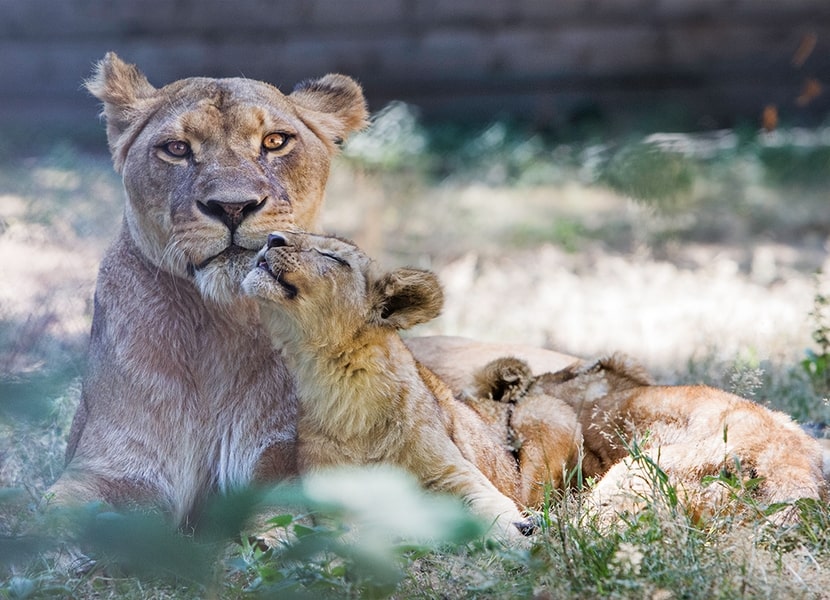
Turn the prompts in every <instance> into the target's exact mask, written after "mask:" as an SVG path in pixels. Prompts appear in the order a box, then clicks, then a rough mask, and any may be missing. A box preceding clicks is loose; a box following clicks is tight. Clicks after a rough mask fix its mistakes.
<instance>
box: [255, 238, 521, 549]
mask: <svg viewBox="0 0 830 600" xmlns="http://www.w3.org/2000/svg"><path fill="white" fill-rule="evenodd" d="M243 289H244V290H245V292H246V293H247V294H249V295H250V296H253V297H255V298H257V300H258V301H259V304H260V309H261V316H262V323H263V325H264V327H265V328H266V331H267V332H268V333H269V334H270V337H271V340H272V342H273V343H274V345H275V346H276V347H278V348H279V349H280V350H281V351H282V354H283V356H284V357H285V360H286V361H287V363H288V365H289V368H290V371H291V372H292V373H293V374H294V377H295V380H296V385H297V395H298V397H299V399H300V416H299V423H298V439H299V450H298V463H299V468H300V471H301V472H304V471H308V470H310V469H318V468H321V467H327V466H335V465H346V464H372V463H387V464H393V465H396V466H399V467H401V468H403V469H405V470H407V471H409V472H411V473H412V474H414V475H415V476H416V477H417V478H418V480H419V481H420V482H421V484H422V485H423V486H424V487H426V488H428V489H431V490H435V491H442V492H449V493H452V494H456V495H458V496H460V497H462V498H463V499H464V500H465V501H466V502H467V503H468V504H469V506H470V508H471V509H472V511H473V512H474V513H476V514H479V515H481V516H482V517H485V518H486V519H488V520H490V521H491V522H494V523H495V525H496V527H497V530H498V531H499V532H500V533H502V534H505V535H507V536H509V537H514V536H515V537H517V536H520V535H521V534H520V529H521V530H522V531H524V530H525V529H526V528H527V527H528V526H529V524H528V522H527V521H526V519H525V517H524V516H523V515H522V514H521V513H520V512H519V510H518V508H517V506H516V503H515V502H514V500H512V499H511V498H510V497H508V495H510V496H514V494H513V493H512V492H514V490H515V486H516V478H517V473H516V467H515V462H514V461H513V458H512V456H511V455H510V453H509V451H508V450H507V449H506V448H504V444H502V443H500V440H497V439H494V438H493V436H492V433H491V432H490V430H489V429H488V427H487V426H486V425H485V424H484V423H483V422H482V421H481V420H480V419H479V418H478V416H477V415H476V414H475V412H474V411H473V410H472V409H470V408H469V407H467V406H466V405H465V404H463V403H462V402H461V401H459V400H456V399H455V398H454V397H453V395H452V392H451V391H450V390H449V388H447V387H446V386H445V385H444V384H443V383H441V382H440V380H438V378H437V377H435V376H434V375H433V374H432V373H431V372H430V371H428V370H427V369H426V368H424V367H423V366H422V365H420V364H419V363H418V362H417V361H416V360H415V359H414V358H413V356H412V354H411V353H410V352H409V350H408V349H407V348H406V346H405V345H404V344H403V341H402V340H401V338H400V336H399V334H398V330H399V329H407V328H409V327H412V326H413V325H416V324H418V323H422V322H425V321H428V320H430V319H432V318H434V317H436V316H437V315H438V313H439V312H440V310H441V307H442V304H443V293H442V291H441V286H440V284H439V282H438V280H437V279H436V277H435V275H433V274H432V273H430V272H428V271H420V270H416V269H397V270H395V271H392V272H391V273H381V272H379V271H377V270H376V267H375V266H374V264H373V263H372V261H371V260H370V259H369V258H368V257H367V256H366V255H365V254H363V253H362V252H361V251H360V250H359V249H358V248H357V247H355V246H354V245H352V244H351V243H349V242H346V241H344V240H342V239H339V238H336V237H329V236H322V235H313V234H308V233H296V232H295V233H274V234H271V235H270V236H269V238H268V242H267V244H266V246H265V247H264V248H263V249H262V251H261V252H260V253H259V255H258V257H257V259H256V266H255V268H254V269H253V270H252V271H251V272H250V273H249V274H248V275H247V276H246V278H245V280H244V282H243ZM494 483H495V484H496V485H494ZM497 486H498V487H497ZM500 490H501V491H500Z"/></svg>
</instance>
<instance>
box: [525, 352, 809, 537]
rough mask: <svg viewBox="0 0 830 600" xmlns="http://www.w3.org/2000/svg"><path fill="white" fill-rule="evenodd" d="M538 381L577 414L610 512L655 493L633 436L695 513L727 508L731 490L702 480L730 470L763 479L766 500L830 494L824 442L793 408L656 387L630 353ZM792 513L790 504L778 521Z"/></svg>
mask: <svg viewBox="0 0 830 600" xmlns="http://www.w3.org/2000/svg"><path fill="white" fill-rule="evenodd" d="M536 386H538V387H539V388H540V389H541V390H543V391H544V392H545V393H546V394H549V395H551V396H555V397H557V398H561V399H562V400H564V401H566V402H567V403H568V404H570V405H571V406H572V407H573V409H574V410H575V411H576V413H577V415H578V418H579V421H580V423H581V425H582V431H583V435H584V452H585V457H584V460H583V469H584V473H585V475H586V476H596V477H599V482H598V484H597V485H596V487H595V488H594V490H593V493H592V497H593V502H594V504H595V505H596V506H598V507H599V508H600V510H601V512H603V513H605V514H606V515H611V516H613V515H615V514H617V513H621V512H625V511H635V510H636V509H637V507H638V506H640V505H642V503H643V502H644V501H646V498H647V497H648V493H647V488H648V487H649V486H650V485H651V483H650V482H651V481H653V476H650V475H649V473H648V468H647V467H646V466H645V462H644V461H642V460H641V461H635V460H631V459H630V458H628V455H629V447H631V444H633V443H637V444H638V445H639V447H640V450H641V451H642V452H643V453H644V454H645V455H646V456H648V457H649V458H650V459H651V460H653V461H655V462H656V463H657V464H659V466H660V468H661V469H662V470H663V471H665V472H666V474H667V475H668V476H669V479H670V481H671V482H672V484H673V485H675V486H676V487H677V488H678V490H679V492H680V495H681V501H683V502H684V505H685V507H686V509H687V510H688V511H689V512H690V514H692V516H694V517H698V518H700V517H705V516H707V515H709V514H712V513H714V512H717V511H720V510H723V509H724V506H725V503H726V500H727V497H728V492H727V490H726V488H725V487H724V486H723V485H720V484H709V485H706V484H705V483H702V479H703V478H704V477H705V476H712V477H717V476H719V475H720V474H721V473H724V472H729V473H731V474H732V475H734V476H736V477H738V478H739V479H740V478H742V479H744V480H748V479H754V478H759V479H760V483H759V485H758V488H757V490H756V496H757V500H758V501H759V502H760V503H761V504H762V505H770V504H774V503H779V502H782V503H784V502H790V501H793V500H797V499H799V498H813V499H819V498H822V497H823V495H824V493H825V482H824V477H823V473H822V451H821V448H820V446H819V445H818V443H817V442H816V440H814V439H813V438H811V437H810V436H809V435H808V434H806V433H805V432H804V431H802V429H801V428H800V427H799V426H798V425H797V424H796V423H794V422H793V421H792V419H790V418H789V417H788V416H787V415H785V414H783V413H780V412H776V411H773V410H770V409H767V408H765V407H763V406H760V405H759V404H756V403H755V402H752V401H750V400H746V399H744V398H740V397H738V396H735V395H733V394H729V393H727V392H724V391H722V390H718V389H715V388H711V387H708V386H703V385H692V386H661V385H654V384H653V382H652V380H651V378H650V377H649V376H648V375H647V374H646V372H645V371H644V370H643V369H642V367H640V366H638V365H636V364H634V363H633V362H632V361H631V360H629V359H627V358H625V357H623V356H621V355H614V356H611V357H609V358H606V359H602V360H599V361H597V362H595V363H587V364H584V365H579V366H574V367H570V368H568V369H564V370H562V371H559V372H556V373H548V374H545V375H541V376H539V377H538V378H537V380H536ZM627 446H628V447H627ZM793 515H794V510H792V509H790V510H785V511H782V512H780V513H778V514H777V515H776V516H775V518H774V520H775V521H777V522H783V521H786V520H788V519H790V518H791V517H792V516H793Z"/></svg>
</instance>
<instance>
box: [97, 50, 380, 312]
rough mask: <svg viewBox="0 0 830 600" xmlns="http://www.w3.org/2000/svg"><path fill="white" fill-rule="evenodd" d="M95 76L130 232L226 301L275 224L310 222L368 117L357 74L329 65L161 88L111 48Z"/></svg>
mask: <svg viewBox="0 0 830 600" xmlns="http://www.w3.org/2000/svg"><path fill="white" fill-rule="evenodd" d="M87 88H88V89H89V90H90V91H91V92H92V94H93V95H95V96H96V97H97V98H98V99H100V100H101V101H103V103H104V111H103V114H104V116H105V117H106V120H107V137H108V140H109V146H110V150H111V152H112V158H113V162H114V164H115V169H116V170H117V171H118V172H119V173H120V174H121V175H122V176H123V179H124V187H125V189H126V192H127V207H126V211H125V215H126V224H127V227H128V231H129V234H130V237H131V238H132V240H133V241H134V242H135V245H136V246H137V248H138V249H139V251H140V252H141V253H142V254H143V255H144V256H145V257H146V258H147V259H149V261H150V262H151V263H152V264H153V265H155V266H157V267H160V268H161V269H163V270H166V271H168V272H170V273H172V274H174V275H177V276H180V277H186V278H190V279H192V280H194V281H195V283H196V285H197V286H198V288H199V289H200V291H201V292H202V294H203V295H204V296H205V297H207V298H211V299H213V300H216V301H219V302H230V301H231V300H233V299H234V298H235V297H236V296H237V291H238V286H239V283H240V281H241V280H242V277H243V276H244V274H245V273H246V272H247V270H248V266H249V265H250V261H251V258H252V257H253V255H254V254H255V253H256V251H257V250H258V249H259V248H260V247H261V246H262V244H263V243H264V242H265V240H266V237H267V235H268V233H269V232H270V231H274V230H276V229H292V228H300V229H311V230H313V229H314V228H315V227H316V226H317V216H318V212H319V210H320V207H321V204H322V200H323V190H324V187H325V184H326V180H327V178H328V172H329V164H330V160H331V157H332V155H333V154H334V152H335V151H336V147H337V145H338V143H339V142H340V141H341V140H343V139H345V138H346V137H347V136H348V135H349V134H350V133H351V132H353V131H355V130H357V129H360V128H361V127H363V125H364V123H365V121H366V116H367V113H366V105H365V101H364V98H363V93H362V91H361V89H360V87H359V86H358V85H357V83H355V82H354V81H353V80H352V79H350V78H349V77H346V76H343V75H326V76H325V77H322V78H321V79H317V80H310V81H306V82H304V83H301V84H299V85H298V86H297V87H296V88H295V89H294V91H293V92H292V93H290V94H288V95H286V94H283V93H282V92H280V90H278V89H277V88H275V87H274V86H272V85H269V84H267V83H263V82H259V81H253V80H250V79H244V78H230V79H212V78H204V77H198V78H191V79H182V80H180V81H175V82H173V83H171V84H169V85H167V86H165V87H162V88H158V89H157V88H155V87H153V86H152V85H150V83H149V82H148V81H147V78H146V77H145V76H144V75H143V74H142V73H141V72H139V71H138V69H137V68H136V67H135V66H133V65H129V64H127V63H125V62H123V61H121V60H120V59H119V58H118V57H117V56H116V55H115V54H113V53H110V54H108V55H107V56H106V57H105V58H104V59H103V60H102V61H101V62H100V63H99V64H98V67H97V70H96V72H95V74H94V75H93V77H92V78H91V79H90V80H89V81H87Z"/></svg>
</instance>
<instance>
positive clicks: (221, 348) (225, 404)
mask: <svg viewBox="0 0 830 600" xmlns="http://www.w3.org/2000/svg"><path fill="white" fill-rule="evenodd" d="M86 85H87V89H88V90H89V91H90V92H91V93H92V94H93V95H94V96H95V97H96V98H98V99H99V100H101V102H102V103H103V111H102V113H103V116H104V117H105V119H106V127H107V138H108V143H109V147H110V150H111V153H112V158H113V164H114V166H115V169H116V171H117V172H118V173H119V174H121V175H122V177H123V182H124V188H125V191H126V204H125V208H124V218H123V226H122V228H121V232H120V233H119V235H118V237H117V238H116V240H115V241H114V242H113V244H112V246H111V247H110V249H109V251H108V252H107V254H106V256H105V258H104V260H103V262H102V263H101V268H100V271H99V274H98V282H97V288H96V292H95V309H94V314H93V324H92V332H91V338H90V345H89V355H88V371H87V374H86V376H85V378H84V383H83V392H82V398H81V403H80V405H79V406H78V409H77V412H76V414H75V418H74V420H73V424H72V430H71V432H70V436H69V442H68V446H67V452H66V459H67V467H66V470H65V472H64V473H63V474H62V475H61V477H60V478H59V479H58V481H57V482H56V483H55V484H54V485H53V486H52V487H51V488H50V490H49V491H48V492H47V494H46V497H47V498H48V499H50V500H51V502H53V503H62V504H66V503H82V502H86V501H93V500H96V501H97V500H104V501H107V502H111V503H114V504H134V503H141V504H153V505H156V506H159V507H161V508H164V509H165V510H167V511H169V513H170V514H171V517H172V519H173V521H174V522H176V523H180V522H182V521H184V520H187V519H190V518H192V515H193V513H194V512H195V511H196V510H197V509H198V507H199V505H200V503H202V502H203V501H204V499H205V497H206V496H207V494H209V493H211V492H213V491H221V490H226V489H230V488H233V487H235V486H242V485H247V484H249V483H251V482H252V481H273V480H275V479H279V478H282V477H285V476H287V475H293V474H295V473H296V452H295V436H296V396H295V393H294V391H293V388H292V382H291V377H290V376H289V374H288V372H287V370H286V368H285V366H284V363H283V361H282V359H281V357H280V356H279V353H278V352H275V351H274V350H273V348H272V346H271V341H270V339H269V337H268V336H267V335H266V334H265V332H264V331H263V329H262V327H261V325H260V323H259V312H258V307H257V306H256V304H255V303H254V302H252V301H251V300H250V299H245V298H241V297H240V296H239V294H238V287H239V282H240V281H241V279H242V278H243V277H244V275H245V273H247V272H248V270H249V267H250V262H251V260H252V258H253V256H254V254H255V253H256V251H257V250H258V249H259V248H260V247H261V246H262V244H263V243H264V242H265V240H266V237H267V235H268V233H269V232H271V231H274V230H277V229H291V228H299V229H304V230H311V231H313V230H316V229H317V227H318V225H319V223H318V221H319V214H320V210H321V208H322V203H323V193H324V188H325V185H326V180H327V178H328V174H329V165H330V162H331V158H332V155H333V154H334V153H335V151H336V147H337V144H338V143H339V142H340V141H341V140H344V139H345V138H347V137H348V136H349V134H350V133H352V132H353V131H355V130H357V129H360V128H361V127H362V126H363V125H364V123H365V122H366V118H367V111H366V106H365V102H364V99H363V94H362V92H361V89H360V87H359V86H358V85H357V84H356V83H355V82H354V81H353V80H351V79H350V78H348V77H345V76H343V75H327V76H324V77H322V78H320V79H316V80H309V81H306V82H303V83H301V84H299V85H298V86H297V87H296V88H295V90H294V91H293V92H292V93H290V94H283V93H282V92H280V91H279V90H278V89H276V88H275V87H273V86H272V85H269V84H267V83H262V82H258V81H253V80H249V79H244V78H234V79H212V78H204V77H198V78H190V79H183V80H180V81H175V82H173V83H170V84H168V85H166V86H164V87H161V88H156V87H154V86H153V85H151V84H150V82H149V81H148V80H147V78H146V77H145V76H144V75H143V74H142V73H141V72H140V71H139V69H138V68H136V67H135V66H134V65H130V64H127V63H125V62H124V61H122V60H121V59H120V58H118V57H117V56H116V55H115V54H113V53H110V54H107V56H106V57H104V59H103V60H102V61H100V63H99V64H98V65H97V67H96V70H95V72H94V73H93V75H92V77H91V78H90V79H89V80H88V81H87V84H86ZM275 132H276V133H283V134H287V135H288V138H289V139H288V140H287V143H286V145H285V146H284V147H282V148H280V149H279V150H278V151H274V152H264V150H263V146H262V142H263V139H264V136H266V135H267V134H270V133H275ZM175 140H178V141H183V142H186V143H188V144H189V145H190V147H191V149H192V155H191V156H190V157H187V158H176V157H173V156H170V155H169V154H168V153H166V152H165V151H164V146H165V144H167V143H168V142H171V141H175ZM211 200H212V201H215V202H224V203H226V204H228V205H233V204H234V203H236V202H238V203H240V204H239V206H240V207H241V206H243V205H245V206H248V207H249V208H248V209H245V210H241V211H239V213H238V215H237V217H235V218H234V219H231V220H230V221H231V226H230V227H229V226H228V224H226V223H225V222H224V221H223V217H222V216H221V212H222V211H221V209H219V208H218V207H219V206H221V205H218V204H215V203H214V204H212V205H209V204H207V203H208V202H209V201H211ZM250 201H258V202H259V204H256V209H255V210H251V208H250V206H251V205H248V204H247V203H248V202H250ZM457 341H458V340H450V339H442V338H436V339H435V340H432V341H430V340H427V341H426V344H425V345H424V347H423V348H421V349H416V350H415V353H416V355H417V356H419V357H420V358H424V359H425V360H428V361H429V362H430V364H431V365H435V366H437V367H439V368H441V369H442V373H443V374H447V375H449V376H450V378H451V379H452V373H453V369H454V367H453V360H454V357H453V356H452V352H451V353H447V352H445V349H446V348H449V349H450V350H452V351H454V350H455V349H456V346H455V342H457ZM465 343H467V344H469V345H470V347H472V348H475V345H476V344H475V343H474V342H470V341H467V342H465ZM548 354H549V355H550V356H552V357H553V360H552V361H550V362H548V363H547V364H546V368H545V369H540V370H555V369H556V368H559V363H558V362H557V360H558V359H559V358H561V355H555V353H548ZM573 360H574V359H573V358H572V357H569V358H568V362H572V361H573ZM445 362H446V365H445V364H444V363H445ZM459 370H460V372H461V373H464V372H465V371H464V369H463V367H459Z"/></svg>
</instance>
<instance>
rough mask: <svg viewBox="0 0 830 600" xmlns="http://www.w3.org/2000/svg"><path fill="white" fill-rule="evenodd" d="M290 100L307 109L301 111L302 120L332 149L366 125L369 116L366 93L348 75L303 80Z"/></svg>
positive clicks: (331, 75)
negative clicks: (364, 95)
mask: <svg viewBox="0 0 830 600" xmlns="http://www.w3.org/2000/svg"><path fill="white" fill-rule="evenodd" d="M288 97H289V98H290V99H291V100H293V101H294V102H295V103H296V104H297V105H298V106H299V107H301V108H303V109H306V111H300V118H301V119H303V122H304V123H305V124H306V125H307V126H308V127H309V128H311V129H312V130H313V131H314V132H315V133H316V134H317V135H318V136H319V137H320V138H321V139H323V140H324V141H326V142H327V143H328V144H329V145H330V146H331V147H332V148H333V147H334V145H335V144H337V143H339V142H341V141H343V140H345V139H346V137H348V135H349V134H350V133H352V132H354V131H357V130H359V129H363V128H364V127H365V126H366V119H367V118H368V116H369V113H368V111H367V110H366V99H365V98H364V97H363V90H362V89H361V87H360V85H358V83H357V82H356V81H355V80H354V79H352V78H351V77H347V76H346V75H338V74H337V73H330V74H329V75H326V76H324V77H321V78H320V79H309V80H306V81H303V82H302V83H299V84H297V86H296V87H295V88H294V91H293V92H291V94H290V95H289V96H288ZM306 112H310V113H311V114H308V115H307V114H305V113H306Z"/></svg>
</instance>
